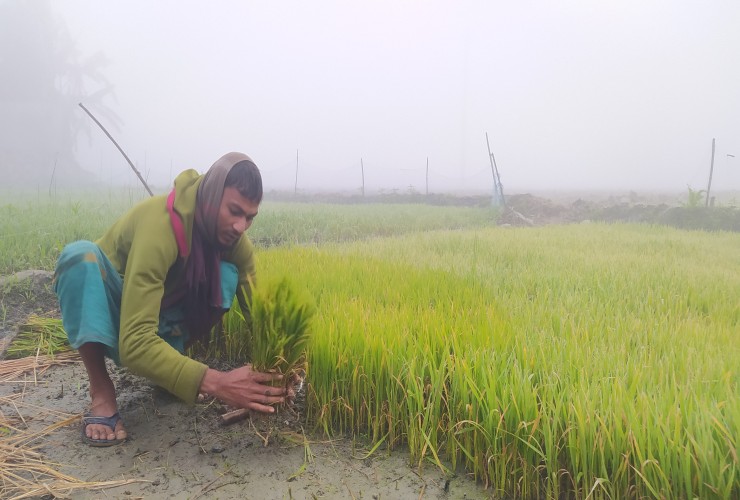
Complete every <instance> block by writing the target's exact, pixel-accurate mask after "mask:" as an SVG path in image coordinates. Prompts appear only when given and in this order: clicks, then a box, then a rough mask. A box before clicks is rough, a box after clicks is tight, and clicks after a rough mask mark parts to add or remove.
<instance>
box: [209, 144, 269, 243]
mask: <svg viewBox="0 0 740 500" xmlns="http://www.w3.org/2000/svg"><path fill="white" fill-rule="evenodd" d="M261 201H262V176H261V175H260V171H259V169H258V168H257V166H256V165H255V164H254V162H253V161H252V159H251V158H249V157H248V156H247V155H245V154H243V153H228V154H226V155H224V156H222V157H221V158H220V159H219V160H218V161H216V163H214V164H213V166H212V167H211V168H210V169H209V171H208V172H207V173H206V175H205V177H204V179H203V181H202V182H201V185H200V187H199V188H198V212H197V214H196V225H198V226H199V230H201V231H202V232H203V233H205V234H208V235H210V236H209V240H210V241H212V242H213V243H215V244H217V245H218V246H220V247H222V248H229V247H231V246H233V245H234V244H235V243H236V242H237V241H238V240H239V238H240V237H241V235H242V233H244V231H246V230H247V229H249V226H251V225H252V221H253V220H254V218H255V217H256V216H257V211H258V209H259V204H260V202H261ZM216 207H218V208H217V210H213V209H215V208H216ZM209 221H210V222H209ZM214 226H215V227H214Z"/></svg>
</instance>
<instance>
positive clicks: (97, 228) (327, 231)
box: [0, 191, 496, 275]
mask: <svg viewBox="0 0 740 500" xmlns="http://www.w3.org/2000/svg"><path fill="white" fill-rule="evenodd" d="M144 197H145V195H142V194H141V193H140V192H139V191H118V192H109V193H107V195H106V194H103V193H95V194H87V195H82V194H79V193H77V194H68V195H64V196H59V197H54V198H48V197H39V198H37V199H33V198H29V197H28V196H23V197H10V198H8V199H6V200H4V203H3V204H0V275H7V274H11V273H14V272H17V271H20V270H24V269H47V270H53V269H54V266H55V264H56V259H57V257H58V256H59V253H60V252H61V251H62V249H63V248H64V245H66V244H67V243H69V242H72V241H76V240H80V239H87V240H96V239H98V238H99V237H101V236H102V235H103V233H104V232H105V231H106V230H107V229H108V227H109V226H110V225H111V224H112V223H113V222H114V221H115V220H116V219H117V218H118V217H119V216H120V215H122V214H123V213H124V212H125V211H126V210H127V209H128V208H130V207H131V206H132V205H133V204H134V203H136V202H137V201H139V200H141V199H143V198H144ZM495 219H496V212H495V211H493V210H491V209H490V208H470V207H439V206H426V205H378V204H374V205H341V206H340V205H328V204H321V205H312V204H306V203H270V202H269V201H266V202H264V203H263V204H262V205H261V206H260V213H259V216H258V217H257V219H255V223H254V224H253V226H252V228H251V229H250V231H249V237H250V238H251V240H252V241H253V242H254V243H255V244H256V245H257V246H258V247H270V246H275V245H289V244H296V245H304V244H323V243H326V242H338V241H352V240H358V239H366V238H370V237H375V236H389V235H398V234H406V233H409V232H418V231H425V230H431V229H459V228H472V227H483V226H490V225H492V224H493V223H494V221H495Z"/></svg>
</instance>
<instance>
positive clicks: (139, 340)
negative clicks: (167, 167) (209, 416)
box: [119, 214, 208, 403]
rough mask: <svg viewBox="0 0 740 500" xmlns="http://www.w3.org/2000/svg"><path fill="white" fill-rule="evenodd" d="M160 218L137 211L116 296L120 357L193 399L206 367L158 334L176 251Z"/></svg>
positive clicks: (136, 370) (133, 368) (179, 394)
mask: <svg viewBox="0 0 740 500" xmlns="http://www.w3.org/2000/svg"><path fill="white" fill-rule="evenodd" d="M142 215H143V214H142ZM162 221H163V219H161V218H159V217H145V216H142V217H140V218H139V220H137V221H135V223H136V231H132V233H133V236H132V238H133V239H132V241H131V246H130V249H129V254H128V260H127V263H126V269H125V275H124V280H123V296H122V299H121V323H120V337H119V350H120V356H121V363H122V364H123V365H124V366H127V367H128V368H129V369H130V370H131V371H132V372H133V373H136V374H137V375H141V376H144V377H146V378H148V379H149V380H151V381H152V382H154V383H155V384H157V385H159V386H161V387H163V388H164V389H166V390H168V391H169V392H171V393H173V394H174V395H175V396H177V397H179V398H180V399H182V400H184V401H185V402H188V403H193V402H194V401H195V399H196V397H197V394H198V389H199V388H200V384H201V381H202V379H203V376H204V375H205V372H206V370H207V368H208V367H207V366H206V365H204V364H203V363H199V362H198V361H195V360H193V359H190V358H189V357H187V356H184V355H182V354H180V353H179V352H178V351H177V350H176V349H174V348H173V347H172V346H170V345H169V344H167V342H165V341H164V340H163V339H162V338H161V337H159V336H158V335H157V330H158V328H159V313H160V304H161V301H162V296H163V294H164V283H165V278H166V277H167V272H168V270H169V269H170V267H171V266H172V265H173V264H174V262H175V260H176V259H177V255H178V253H177V244H176V243H175V239H174V235H173V234H172V232H171V231H165V230H163V229H164V228H163V227H162Z"/></svg>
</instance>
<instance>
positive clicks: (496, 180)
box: [486, 132, 506, 207]
mask: <svg viewBox="0 0 740 500" xmlns="http://www.w3.org/2000/svg"><path fill="white" fill-rule="evenodd" d="M486 146H488V159H489V160H490V161H491V174H492V175H493V198H492V199H491V204H492V205H494V206H496V207H498V206H502V207H505V206H506V201H505V200H504V186H503V185H502V184H501V177H500V176H499V173H498V166H496V158H495V157H494V156H493V153H491V144H490V143H489V142H488V132H486Z"/></svg>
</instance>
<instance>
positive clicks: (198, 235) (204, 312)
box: [185, 153, 254, 341]
mask: <svg viewBox="0 0 740 500" xmlns="http://www.w3.org/2000/svg"><path fill="white" fill-rule="evenodd" d="M245 160H246V161H249V162H251V163H254V162H253V161H252V159H251V158H250V157H249V156H247V155H245V154H244V153H227V154H225V155H224V156H222V157H221V158H219V159H218V160H217V161H216V163H214V164H213V165H212V166H211V168H210V169H209V170H208V172H206V174H205V176H204V177H203V180H202V181H201V183H200V185H199V186H198V193H197V195H196V202H195V203H196V207H195V222H194V225H193V237H192V242H191V244H190V255H189V256H188V259H187V261H186V263H185V284H186V288H187V294H186V302H185V306H186V308H187V309H186V311H187V319H188V325H187V326H188V330H189V331H190V334H191V340H193V341H194V340H199V339H202V338H205V337H207V336H208V334H209V333H210V331H211V328H213V326H214V325H215V324H216V323H217V322H218V320H219V319H221V317H222V316H223V313H224V309H223V298H222V297H221V268H220V261H221V251H222V250H227V249H228V248H224V247H223V246H222V245H221V244H220V243H219V241H218V215H219V210H220V208H221V200H222V198H223V195H224V189H225V186H224V184H225V183H226V176H227V175H228V174H229V172H230V171H231V169H232V167H233V166H234V165H236V164H237V163H239V162H241V161H245Z"/></svg>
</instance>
